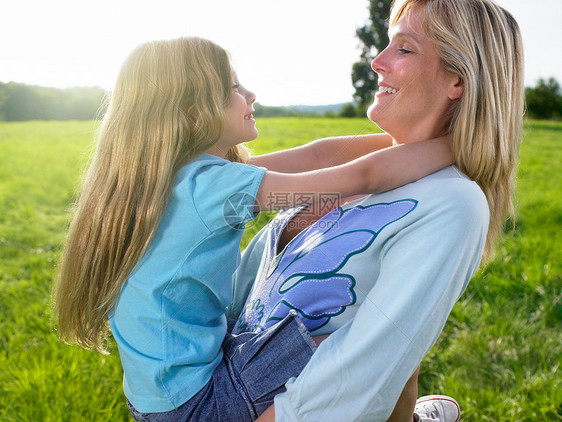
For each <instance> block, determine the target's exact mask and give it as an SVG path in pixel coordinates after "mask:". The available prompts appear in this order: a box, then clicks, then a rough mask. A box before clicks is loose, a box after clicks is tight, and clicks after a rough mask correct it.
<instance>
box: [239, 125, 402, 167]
mask: <svg viewBox="0 0 562 422" xmlns="http://www.w3.org/2000/svg"><path fill="white" fill-rule="evenodd" d="M390 146H392V138H391V137H390V135H388V134H386V133H373V134H369V135H355V136H337V137H331V138H324V139H318V140H316V141H313V142H310V143H308V144H306V145H303V146H299V147H296V148H291V149H287V150H283V151H278V152H273V153H271V154H265V155H258V156H256V157H252V158H251V160H250V164H254V165H256V166H260V167H265V168H266V169H268V170H271V171H276V172H279V173H301V172H305V171H310V170H316V169H321V168H325V167H332V166H337V165H340V164H344V163H347V162H349V161H352V160H355V159H356V158H359V157H361V156H363V155H366V154H369V153H371V152H373V151H377V150H379V149H383V148H387V147H390Z"/></svg>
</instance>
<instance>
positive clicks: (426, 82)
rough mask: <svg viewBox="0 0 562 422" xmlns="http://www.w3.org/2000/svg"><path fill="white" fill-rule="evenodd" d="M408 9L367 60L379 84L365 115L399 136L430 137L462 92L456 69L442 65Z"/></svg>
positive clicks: (440, 129) (416, 14)
mask: <svg viewBox="0 0 562 422" xmlns="http://www.w3.org/2000/svg"><path fill="white" fill-rule="evenodd" d="M423 16H424V15H423V14H422V13H420V10H419V9H418V10H412V12H411V13H410V14H409V16H407V17H405V18H403V19H401V20H400V21H399V22H398V24H396V25H395V26H393V27H392V28H391V29H390V31H389V35H390V44H389V45H388V47H386V49H384V50H383V51H382V52H381V53H380V54H379V55H378V56H377V57H376V58H375V59H374V60H373V61H372V63H371V67H372V68H373V70H374V71H375V72H377V73H378V75H379V90H378V92H377V93H376V95H375V101H374V103H373V105H371V107H370V108H369V110H368V112H367V115H368V116H369V119H370V120H372V121H373V122H375V123H376V124H377V125H378V126H379V127H380V128H381V129H383V130H384V131H386V132H388V133H389V134H390V135H391V136H392V137H393V138H394V139H395V140H396V141H397V142H399V143H402V142H411V141H421V140H426V139H430V138H433V137H437V136H440V135H442V134H444V133H446V132H447V125H448V119H447V114H448V113H447V112H448V110H449V109H450V108H451V106H452V104H453V101H454V100H455V99H457V98H459V97H460V96H461V95H462V84H460V80H459V78H458V77H457V76H456V75H453V74H452V73H449V72H447V71H445V69H444V67H443V64H442V62H441V58H440V57H439V55H438V54H437V50H436V49H435V46H434V45H433V43H432V42H431V41H430V40H428V39H427V38H426V36H425V34H424V31H423V28H422V22H423Z"/></svg>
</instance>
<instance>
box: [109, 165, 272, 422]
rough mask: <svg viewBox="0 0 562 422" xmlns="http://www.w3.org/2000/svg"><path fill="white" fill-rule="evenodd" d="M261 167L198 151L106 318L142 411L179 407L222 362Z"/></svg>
mask: <svg viewBox="0 0 562 422" xmlns="http://www.w3.org/2000/svg"><path fill="white" fill-rule="evenodd" d="M264 173H265V169H264V168H260V167H256V166H252V165H248V164H241V163H233V162H230V161H227V160H224V159H221V158H219V157H216V156H213V155H209V154H202V155H201V156H199V157H197V158H195V159H194V160H192V161H191V162H190V163H189V164H187V165H186V166H185V167H183V168H182V169H181V170H180V171H179V173H178V175H177V177H176V180H175V182H174V187H173V191H172V194H171V197H170V200H169V203H168V205H167V207H166V209H165V211H164V214H163V216H162V219H161V221H160V223H159V225H158V229H157V231H156V233H155V236H154V238H153V239H152V242H151V244H150V246H149V249H148V250H147V252H146V253H145V255H144V256H143V257H142V258H141V260H140V262H139V264H138V265H137V266H136V268H135V269H134V271H133V272H132V273H131V275H130V276H129V278H128V279H127V280H126V281H125V283H124V285H123V287H122V289H121V292H120V294H119V297H118V298H117V302H116V304H115V307H114V309H113V311H112V313H111V315H110V317H109V323H110V326H111V330H112V333H113V337H114V338H115V340H116V342H117V346H118V349H119V354H120V358H121V363H122V365H123V370H124V380H123V384H124V391H125V395H126V396H127V398H128V400H129V401H130V402H131V403H132V404H133V406H134V407H135V408H136V409H137V410H138V411H139V412H143V413H151V412H164V411H169V410H172V409H175V408H177V407H178V406H180V405H182V404H183V403H185V402H186V401H187V400H189V399H190V398H191V397H192V396H193V395H195V394H196V393H197V392H198V391H199V390H200V389H201V388H202V387H203V386H204V385H205V384H206V383H207V382H208V381H209V380H210V378H211V375H212V373H213V371H214V370H215V368H216V366H217V365H218V364H219V363H220V361H221V359H222V350H221V344H222V341H223V339H224V336H225V334H226V330H227V322H226V317H225V310H226V307H227V306H228V304H229V303H230V302H231V300H232V293H233V281H232V277H233V274H234V271H235V270H236V268H237V266H238V265H239V263H240V241H241V238H242V234H243V230H244V225H245V223H246V222H247V221H249V220H251V219H253V218H254V217H255V214H254V203H255V197H256V194H257V191H258V188H259V185H260V182H261V179H262V177H263V175H264Z"/></svg>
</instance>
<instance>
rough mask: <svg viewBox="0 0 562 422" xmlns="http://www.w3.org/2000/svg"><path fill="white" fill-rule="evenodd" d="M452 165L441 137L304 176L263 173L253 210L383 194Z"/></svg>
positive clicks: (445, 139)
mask: <svg viewBox="0 0 562 422" xmlns="http://www.w3.org/2000/svg"><path fill="white" fill-rule="evenodd" d="M452 162H453V158H452V154H451V150H450V148H449V144H448V140H447V138H445V137H442V138H437V139H432V140H429V141H423V142H414V143H409V144H404V145H398V146H396V147H392V148H386V149H384V150H380V151H377V152H374V153H371V154H368V155H366V156H363V157H361V158H358V159H356V160H353V161H351V162H349V163H346V164H342V165H339V166H335V167H330V168H323V169H320V170H315V171H309V172H305V173H296V174H286V173H277V172H273V171H267V172H266V173H265V175H264V177H263V179H262V182H261V184H260V187H259V189H258V193H257V195H256V203H255V210H256V211H265V210H275V209H281V208H290V207H295V206H300V205H308V204H311V203H315V202H318V201H320V200H334V199H338V198H342V197H347V196H352V195H356V194H361V193H364V194H367V193H377V192H384V191H387V190H391V189H394V188H397V187H399V186H402V185H405V184H407V183H410V182H413V181H415V180H418V179H420V178H422V177H424V176H426V175H428V174H431V173H433V172H435V171H437V170H439V169H441V168H443V167H445V166H447V165H450V164H451V163H452Z"/></svg>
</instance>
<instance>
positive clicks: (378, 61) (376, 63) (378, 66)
mask: <svg viewBox="0 0 562 422" xmlns="http://www.w3.org/2000/svg"><path fill="white" fill-rule="evenodd" d="M381 55H382V51H381V52H380V53H379V54H378V55H377V57H375V58H374V59H373V61H372V62H371V69H373V70H374V71H375V72H377V73H378V74H380V73H381V72H384V66H383V63H382V57H381Z"/></svg>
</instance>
